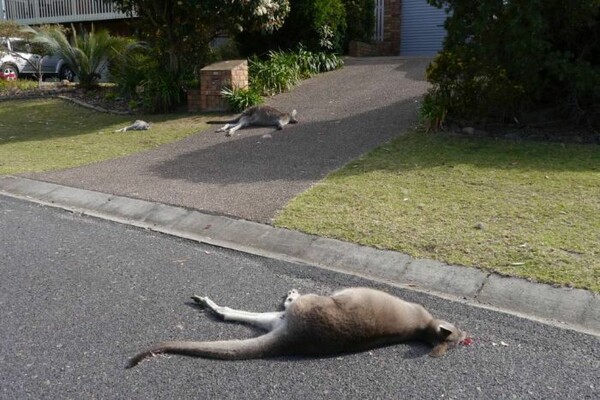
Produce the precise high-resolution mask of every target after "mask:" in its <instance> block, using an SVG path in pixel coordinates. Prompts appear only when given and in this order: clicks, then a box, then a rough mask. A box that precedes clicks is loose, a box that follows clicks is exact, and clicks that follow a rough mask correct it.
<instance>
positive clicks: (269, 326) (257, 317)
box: [192, 296, 284, 331]
mask: <svg viewBox="0 0 600 400" xmlns="http://www.w3.org/2000/svg"><path fill="white" fill-rule="evenodd" d="M192 299H193V300H194V301H195V302H196V303H198V304H199V305H201V306H203V307H206V308H208V309H209V310H211V311H212V312H213V313H214V314H216V315H217V316H219V317H220V318H222V319H223V320H224V321H232V322H241V323H245V324H248V325H252V326H255V327H257V328H260V329H264V330H266V331H271V330H273V329H275V328H276V327H277V326H279V325H280V324H281V323H282V322H283V316H284V313H283V312H278V311H274V312H265V313H255V312H249V311H243V310H234V309H233V308H229V307H222V306H219V305H217V304H216V303H215V302H214V301H212V300H211V299H209V298H208V297H200V296H192Z"/></svg>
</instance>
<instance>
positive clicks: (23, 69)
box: [0, 38, 75, 81]
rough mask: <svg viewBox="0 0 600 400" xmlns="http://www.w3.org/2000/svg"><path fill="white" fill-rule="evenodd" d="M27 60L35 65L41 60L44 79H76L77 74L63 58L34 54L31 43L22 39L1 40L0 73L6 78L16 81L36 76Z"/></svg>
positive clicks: (34, 70)
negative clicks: (12, 78)
mask: <svg viewBox="0 0 600 400" xmlns="http://www.w3.org/2000/svg"><path fill="white" fill-rule="evenodd" d="M27 60H30V61H33V64H34V65H35V64H36V63H37V62H39V61H40V60H41V65H42V75H43V77H44V78H48V77H56V78H58V79H61V80H63V79H66V80H69V81H73V80H74V79H75V73H74V72H73V70H72V69H71V67H69V65H68V64H67V63H66V62H65V60H63V59H62V58H60V57H57V56H43V57H42V56H40V55H38V54H33V53H32V50H31V45H30V44H29V42H27V40H25V39H22V38H1V39H0V71H2V73H3V74H4V76H11V77H12V76H14V78H15V79H16V78H19V77H27V76H29V77H32V76H34V75H35V74H36V73H37V71H36V69H35V68H34V67H33V65H31V63H30V62H27Z"/></svg>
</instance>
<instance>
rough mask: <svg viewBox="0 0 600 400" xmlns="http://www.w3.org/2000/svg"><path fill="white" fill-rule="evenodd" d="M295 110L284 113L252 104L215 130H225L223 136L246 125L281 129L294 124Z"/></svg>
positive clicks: (229, 134) (295, 121)
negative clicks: (252, 105)
mask: <svg viewBox="0 0 600 400" xmlns="http://www.w3.org/2000/svg"><path fill="white" fill-rule="evenodd" d="M297 122H298V121H297V120H296V110H292V112H291V113H284V112H281V111H279V110H278V109H276V108H273V107H270V106H254V107H250V108H248V109H247V110H246V111H244V112H243V113H242V115H240V116H239V117H238V118H236V119H235V120H233V121H230V123H228V124H226V125H225V126H223V127H222V128H220V129H218V130H217V132H225V136H231V135H232V134H233V133H234V132H235V131H237V130H238V129H242V128H245V127H247V126H275V127H277V129H278V130H279V129H283V127H284V126H286V125H287V124H295V123H297Z"/></svg>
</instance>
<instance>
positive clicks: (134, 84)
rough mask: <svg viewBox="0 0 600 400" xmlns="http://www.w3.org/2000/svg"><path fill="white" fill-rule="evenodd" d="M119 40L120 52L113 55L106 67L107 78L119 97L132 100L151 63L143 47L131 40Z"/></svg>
mask: <svg viewBox="0 0 600 400" xmlns="http://www.w3.org/2000/svg"><path fill="white" fill-rule="evenodd" d="M121 40H122V41H123V43H122V46H121V50H120V51H118V52H116V53H115V55H114V56H113V57H112V58H111V60H110V62H109V65H108V72H109V77H110V79H111V81H112V82H114V83H115V84H116V85H117V87H118V90H119V93H120V94H121V96H124V97H127V98H134V97H135V96H136V89H137V88H138V87H139V85H140V84H141V83H142V81H143V80H144V79H145V76H146V72H147V68H148V66H149V65H153V62H152V58H151V56H150V54H149V53H148V49H147V48H146V47H145V46H143V45H142V44H140V43H138V42H136V41H134V40H133V39H124V38H123V39H121Z"/></svg>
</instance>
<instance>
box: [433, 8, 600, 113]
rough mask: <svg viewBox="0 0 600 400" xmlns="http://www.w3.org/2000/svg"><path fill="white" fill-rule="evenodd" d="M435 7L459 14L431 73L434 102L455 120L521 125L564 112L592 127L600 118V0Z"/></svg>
mask: <svg viewBox="0 0 600 400" xmlns="http://www.w3.org/2000/svg"><path fill="white" fill-rule="evenodd" d="M428 1H429V2H430V3H431V4H434V5H437V6H444V7H446V8H448V9H449V10H450V11H451V14H450V17H449V18H448V19H447V21H446V25H445V26H446V29H447V31H448V36H447V38H446V39H445V42H444V48H443V50H442V52H441V53H440V54H439V55H438V56H437V58H436V59H435V60H434V62H433V63H432V64H431V65H430V66H429V68H428V71H427V77H428V80H429V81H430V82H431V83H432V88H431V90H430V91H429V96H430V98H429V99H428V101H429V102H434V103H435V104H436V107H443V108H444V109H445V111H446V112H447V113H448V116H449V117H451V118H461V119H470V120H475V121H483V122H485V121H489V120H497V121H498V120H499V121H513V120H515V119H517V120H519V119H521V116H522V115H523V114H526V113H527V112H528V111H530V110H535V109H540V108H549V107H557V106H563V107H565V108H571V109H576V110H577V111H578V114H579V116H580V118H579V119H580V120H586V121H590V120H591V118H592V117H593V115H594V113H596V114H597V113H599V112H600V111H598V110H600V41H599V40H597V38H598V37H600V0H581V1H577V2H563V1H560V0H543V1H542V0H534V1H528V2H516V1H510V2H507V1H496V0H483V1H479V2H477V3H473V2H472V1H468V0H428ZM434 100H435V101H434Z"/></svg>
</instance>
